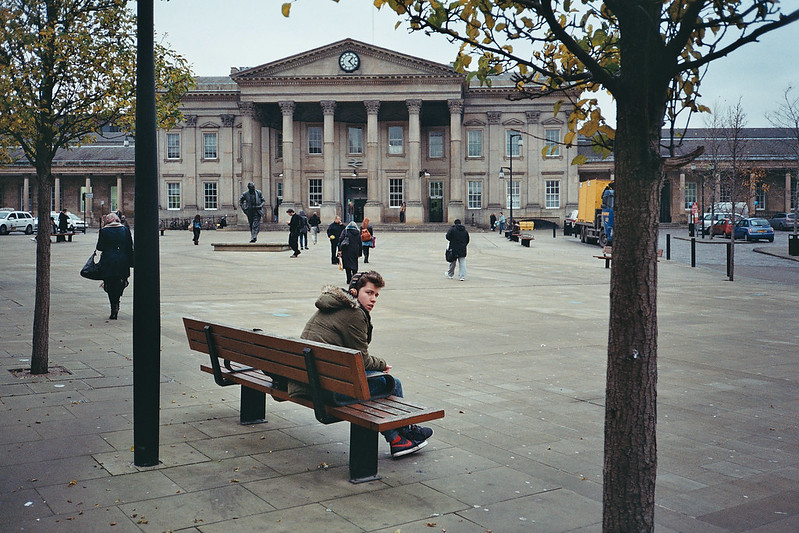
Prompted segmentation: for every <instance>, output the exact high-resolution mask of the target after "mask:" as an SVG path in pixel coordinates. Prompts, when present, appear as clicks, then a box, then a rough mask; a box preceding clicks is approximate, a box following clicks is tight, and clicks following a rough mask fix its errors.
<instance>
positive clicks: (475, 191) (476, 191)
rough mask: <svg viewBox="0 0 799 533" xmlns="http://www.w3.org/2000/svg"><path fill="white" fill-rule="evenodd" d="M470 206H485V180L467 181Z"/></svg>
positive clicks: (472, 207) (471, 207)
mask: <svg viewBox="0 0 799 533" xmlns="http://www.w3.org/2000/svg"><path fill="white" fill-rule="evenodd" d="M467 196H468V202H469V203H468V208H469V209H480V208H482V207H483V182H482V181H470V182H468V183H467Z"/></svg>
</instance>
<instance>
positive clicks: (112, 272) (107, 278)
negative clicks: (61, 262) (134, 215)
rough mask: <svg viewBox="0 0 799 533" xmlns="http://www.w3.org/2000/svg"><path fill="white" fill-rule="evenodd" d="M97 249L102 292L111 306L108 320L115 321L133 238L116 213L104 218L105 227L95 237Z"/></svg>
mask: <svg viewBox="0 0 799 533" xmlns="http://www.w3.org/2000/svg"><path fill="white" fill-rule="evenodd" d="M97 249H98V250H99V251H101V252H103V255H102V256H101V257H100V275H101V276H102V278H103V290H104V291H105V292H106V293H108V302H109V303H110V304H111V316H109V317H108V319H109V320H116V319H117V315H118V314H119V300H120V298H121V297H122V292H123V291H124V290H125V287H127V286H128V278H129V277H130V267H131V266H132V265H133V237H132V236H131V234H130V228H128V227H125V226H123V225H122V224H121V223H120V222H119V217H118V216H117V215H116V213H109V214H107V215H106V216H105V225H104V226H103V227H102V229H101V230H100V233H99V235H98V237H97Z"/></svg>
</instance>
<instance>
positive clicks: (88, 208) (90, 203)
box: [26, 175, 102, 226]
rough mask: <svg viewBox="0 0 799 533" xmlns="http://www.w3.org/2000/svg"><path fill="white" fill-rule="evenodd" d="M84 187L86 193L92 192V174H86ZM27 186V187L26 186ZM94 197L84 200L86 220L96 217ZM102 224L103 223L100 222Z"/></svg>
mask: <svg viewBox="0 0 799 533" xmlns="http://www.w3.org/2000/svg"><path fill="white" fill-rule="evenodd" d="M83 187H84V189H85V190H86V194H89V193H90V192H92V178H91V176H88V175H87V176H86V182H85V183H84V184H83ZM26 188H27V187H26ZM92 207H94V198H87V199H86V201H85V202H84V205H83V209H84V211H85V213H86V220H88V221H90V222H91V221H92V220H93V219H94V209H92ZM100 225H101V226H102V223H101V224H100Z"/></svg>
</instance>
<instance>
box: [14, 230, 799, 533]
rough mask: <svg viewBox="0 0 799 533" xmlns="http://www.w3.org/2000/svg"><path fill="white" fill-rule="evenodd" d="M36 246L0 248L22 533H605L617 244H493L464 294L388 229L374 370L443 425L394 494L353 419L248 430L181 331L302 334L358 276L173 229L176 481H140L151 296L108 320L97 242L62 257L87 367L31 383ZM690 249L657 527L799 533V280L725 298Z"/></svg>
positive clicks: (679, 266) (63, 283) (475, 263)
mask: <svg viewBox="0 0 799 533" xmlns="http://www.w3.org/2000/svg"><path fill="white" fill-rule="evenodd" d="M17 237H18V236H14V235H10V236H6V237H3V238H2V239H0V241H1V242H0V246H2V252H1V253H0V267H6V268H0V271H3V272H8V271H9V268H10V267H11V266H12V265H13V266H14V272H15V274H16V275H15V276H14V277H9V276H6V277H5V278H2V279H0V424H1V425H2V428H3V430H2V432H0V516H2V519H3V528H4V530H8V531H17V530H25V531H47V532H49V531H53V530H56V531H59V532H60V531H67V532H69V531H81V532H83V531H97V530H103V531H104V530H109V529H111V530H113V531H123V532H132V531H167V530H173V531H175V530H183V531H194V532H203V533H207V532H220V531H225V532H227V531H230V530H231V529H235V530H236V531H263V530H268V531H331V532H337V531H341V532H344V531H346V532H351V531H378V532H385V533H389V532H390V533H395V532H396V531H398V530H400V531H403V532H404V533H407V532H422V531H424V532H427V531H442V530H446V531H452V532H454V531H457V532H465V533H472V532H474V533H477V532H485V531H487V530H491V531H495V532H513V531H524V532H528V531H542V532H560V531H563V532H594V531H600V530H601V522H602V464H603V453H602V450H603V446H604V443H603V431H604V428H603V424H604V392H605V391H604V387H605V371H606V364H607V353H606V344H607V336H608V333H607V331H608V329H607V328H608V309H609V299H608V295H609V290H610V286H609V275H610V273H609V270H606V269H605V268H604V267H603V265H602V264H601V262H598V261H596V260H594V259H593V258H592V256H593V255H595V254H596V250H597V249H596V247H593V246H589V245H584V244H581V243H579V241H578V240H576V239H571V238H563V237H560V236H559V237H558V238H555V239H553V238H552V235H551V231H541V232H537V234H536V239H535V240H534V241H532V243H531V246H530V248H525V247H521V246H519V245H518V244H517V243H510V242H509V241H507V240H506V239H504V238H501V237H499V236H498V235H497V234H496V233H492V232H482V231H479V230H472V234H471V237H472V240H471V243H470V246H469V255H468V258H467V269H468V272H467V278H466V281H464V282H459V281H457V280H448V279H445V277H444V275H443V274H444V270H445V268H446V264H445V263H444V261H443V254H442V253H441V251H442V250H443V249H444V248H445V244H446V241H445V239H444V236H443V234H439V233H424V232H401V233H400V232H396V233H392V232H387V231H386V232H383V233H382V236H381V239H380V245H379V246H378V247H377V248H376V249H374V250H372V252H371V254H370V263H369V265H368V267H371V268H374V269H375V270H378V271H379V272H381V273H382V274H383V276H384V277H385V279H386V282H387V285H386V287H385V288H384V289H383V290H382V291H381V294H380V300H379V303H378V306H377V307H376V309H375V311H374V312H373V314H372V320H373V324H374V326H375V331H374V336H373V340H372V343H371V345H370V352H371V353H374V354H376V355H379V356H381V357H384V358H385V359H386V360H388V361H389V362H390V364H392V365H393V366H394V371H393V373H395V375H397V376H398V377H399V378H400V379H402V381H403V387H404V389H405V393H406V396H408V397H409V398H412V399H413V400H416V401H418V402H420V403H422V404H425V405H429V406H435V407H442V408H444V409H445V411H446V417H445V418H443V419H441V420H437V421H434V422H433V423H431V424H430V426H431V427H432V428H433V429H434V431H435V433H434V435H433V438H432V439H431V441H430V444H429V445H428V446H427V447H426V448H425V449H424V450H422V451H421V452H420V453H418V454H415V455H412V456H409V457H406V458H403V459H402V460H392V459H391V458H390V456H389V454H388V447H387V445H386V444H385V443H384V442H382V441H381V442H380V443H379V450H380V458H379V471H380V474H381V475H382V479H381V480H379V481H374V482H370V483H365V484H361V485H353V484H351V483H349V482H348V468H347V462H348V442H349V431H348V427H347V425H346V424H333V425H329V426H324V425H321V424H319V423H318V422H316V420H315V419H314V417H313V414H312V412H311V411H310V410H308V409H306V408H303V407H300V406H297V405H294V404H289V403H286V402H282V403H281V402H273V401H271V400H270V401H269V402H268V406H267V423H265V424H257V425H252V426H242V425H240V424H239V422H238V420H239V412H238V411H239V399H240V392H239V390H238V388H237V387H225V388H221V387H218V386H216V385H215V384H214V383H213V380H212V378H211V376H209V375H207V374H204V373H202V372H200V371H199V366H200V364H202V363H204V362H205V361H206V356H202V355H201V354H197V353H194V352H192V351H191V350H190V349H189V348H188V344H187V342H186V339H185V332H184V330H183V325H182V317H184V316H193V317H198V318H202V319H207V320H210V321H218V322H222V323H227V324H232V325H236V326H241V327H251V328H260V329H263V330H265V331H269V332H272V333H276V334H280V335H287V336H299V335H300V333H301V331H302V329H303V326H304V324H305V322H306V321H307V319H308V318H309V317H310V315H311V314H312V313H313V312H314V310H315V309H314V305H313V304H314V301H315V299H316V298H317V296H318V295H319V291H320V289H321V288H322V287H323V286H324V285H326V284H337V285H344V283H345V276H344V273H343V272H342V271H339V270H338V268H336V267H335V266H332V265H330V264H329V249H328V247H327V246H326V245H319V246H313V245H311V249H310V250H307V251H303V253H302V255H301V256H300V257H299V258H296V259H289V255H290V252H280V253H268V254H267V253H248V252H236V251H229V252H226V253H215V252H214V251H213V247H212V246H211V245H210V244H209V243H211V242H212V241H213V242H235V243H241V244H247V241H248V240H249V233H248V232H240V231H230V230H225V231H219V232H216V233H215V234H212V235H205V234H204V235H203V237H202V238H201V245H200V246H194V245H193V243H192V242H191V240H190V239H184V238H182V236H179V235H177V234H171V233H169V232H167V234H166V235H165V236H164V237H160V239H159V246H160V265H161V359H160V385H159V390H158V391H157V392H158V394H159V403H160V407H161V409H160V416H159V424H160V428H159V435H160V447H159V459H160V464H159V465H157V466H155V467H137V466H135V465H134V464H133V452H132V445H133V430H134V428H133V378H132V358H133V354H132V321H131V312H132V307H133V306H132V297H133V296H132V295H133V290H132V289H133V286H131V287H129V288H128V289H127V290H126V292H125V295H124V296H123V298H122V309H121V313H120V317H119V320H116V321H110V320H108V318H107V317H108V302H107V298H106V295H105V293H103V292H102V291H101V290H100V289H99V283H97V282H89V281H87V280H84V279H82V278H80V277H79V276H78V271H79V270H80V267H81V266H82V265H83V263H84V262H85V258H86V257H88V256H89V255H90V254H91V252H92V250H93V249H94V243H95V238H96V235H92V234H91V232H90V233H89V235H87V238H85V239H80V240H76V241H75V242H74V243H73V245H72V246H71V247H69V248H66V247H64V248H62V249H60V250H59V253H58V255H57V256H55V255H54V259H55V260H54V261H53V264H52V267H51V274H52V279H51V283H52V303H51V310H52V314H51V317H50V339H51V340H50V351H51V356H50V365H51V366H55V365H58V366H60V367H62V368H64V369H65V370H66V372H64V373H61V374H58V375H56V374H52V375H48V376H36V377H30V376H29V377H19V376H17V375H15V374H12V373H11V372H10V370H13V369H19V368H24V367H26V366H29V365H30V350H31V331H32V320H33V303H34V302H33V288H34V274H33V269H34V265H35V245H34V243H32V242H31V241H30V240H29V239H28V238H25V237H24V236H22V238H17ZM285 238H286V235H285V234H284V233H283V232H273V231H265V232H262V235H261V236H260V237H259V241H263V242H284V241H285ZM680 246H687V245H686V244H685V243H682V242H680V241H677V242H674V243H673V253H674V257H676V258H677V260H671V261H670V260H665V259H664V260H661V261H660V262H659V263H658V279H659V289H658V317H659V333H658V340H659V349H658V351H659V384H658V400H659V401H658V404H659V405H658V435H657V436H658V461H659V463H658V483H657V493H656V505H657V506H656V513H655V520H656V528H655V530H656V531H657V532H658V533H671V532H678V531H679V532H691V531H696V532H709V533H720V532H728V531H747V532H764V531H769V532H775V531H776V532H781V531H785V532H788V531H791V532H793V531H796V530H797V529H798V528H799V522H798V521H797V520H799V491H796V490H795V486H796V482H797V481H799V424H798V423H797V421H796V417H795V406H796V404H797V401H798V400H799V387H798V386H797V381H799V365H797V362H798V361H797V358H799V350H797V348H796V347H797V345H798V344H799V330H797V328H795V327H793V326H791V325H790V323H787V322H786V321H785V316H786V313H790V312H793V310H795V309H796V308H797V306H799V290H797V289H798V288H799V269H797V266H796V265H797V263H795V262H792V261H789V262H785V260H784V258H781V257H779V256H771V255H764V254H757V256H758V257H757V259H756V261H753V264H754V263H756V264H757V265H758V267H760V266H763V265H765V266H766V267H767V268H774V269H780V271H781V272H782V274H781V276H780V279H781V281H780V282H776V281H769V280H763V279H759V278H756V277H753V276H749V274H750V273H752V272H753V271H754V270H753V269H752V268H749V269H741V270H737V273H736V281H735V282H733V283H730V282H728V281H726V278H725V277H724V276H723V275H722V274H720V273H719V271H718V269H716V268H715V267H711V266H703V267H700V268H693V269H692V268H691V267H690V265H689V264H687V263H686V261H685V260H684V257H685V256H684V254H682V252H681V249H680V248H679V247H680ZM245 248H246V247H245ZM681 254H682V255H681ZM741 254H754V252H752V250H750V249H747V248H744V247H741V248H739V249H736V258H738V259H740V260H741V261H742V262H744V263H745V262H746V260H747V257H746V255H741ZM778 255H779V254H778ZM769 261H771V262H772V263H768V262H769ZM786 264H787V265H789V266H785V265H786ZM365 266H367V265H362V267H365ZM753 268H754V267H753ZM793 272H797V273H798V274H797V276H796V279H793V277H792V276H791V274H792V273H793ZM135 283H136V280H135V275H134V277H133V278H132V284H133V285H135ZM154 392H155V391H154Z"/></svg>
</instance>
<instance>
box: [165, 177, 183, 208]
mask: <svg viewBox="0 0 799 533" xmlns="http://www.w3.org/2000/svg"><path fill="white" fill-rule="evenodd" d="M166 208H167V209H180V183H167V184H166Z"/></svg>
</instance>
